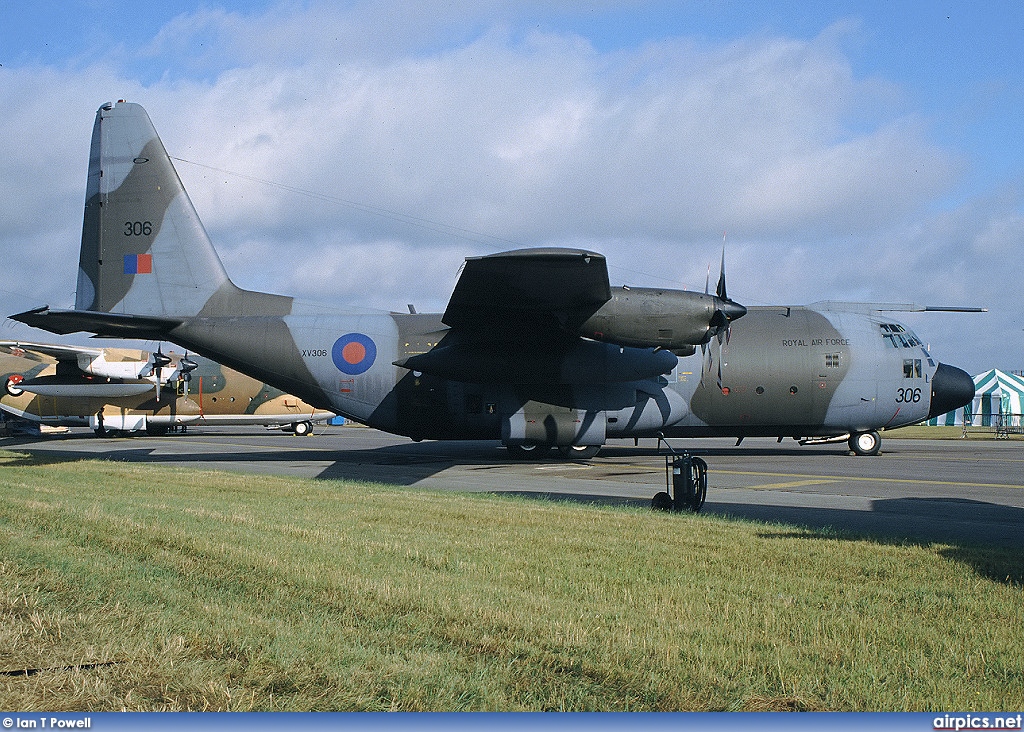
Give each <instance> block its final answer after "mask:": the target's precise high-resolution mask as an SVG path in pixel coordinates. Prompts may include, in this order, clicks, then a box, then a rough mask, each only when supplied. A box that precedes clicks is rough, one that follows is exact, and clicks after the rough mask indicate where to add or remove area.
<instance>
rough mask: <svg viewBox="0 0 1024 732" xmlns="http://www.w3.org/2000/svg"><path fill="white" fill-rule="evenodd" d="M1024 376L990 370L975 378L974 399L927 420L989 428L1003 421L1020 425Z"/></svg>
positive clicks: (943, 423)
mask: <svg viewBox="0 0 1024 732" xmlns="http://www.w3.org/2000/svg"><path fill="white" fill-rule="evenodd" d="M1022 399H1024V378H1022V377H1020V376H1016V375H1015V374H1008V373H1006V372H1005V371H1000V370H999V369H992V370H991V371H986V372H985V373H983V374H978V375H977V376H975V377H974V400H973V401H972V402H971V404H970V405H969V406H966V407H964V408H963V409H958V410H956V411H955V412H947V413H946V414H944V415H942V416H940V417H938V418H936V419H931V420H929V421H928V424H931V425H936V424H940V425H953V424H965V423H966V424H969V425H971V426H972V427H992V426H994V425H996V424H999V423H1002V424H1004V425H1006V426H1008V427H1020V426H1021V414H1022V412H1021V401H1022Z"/></svg>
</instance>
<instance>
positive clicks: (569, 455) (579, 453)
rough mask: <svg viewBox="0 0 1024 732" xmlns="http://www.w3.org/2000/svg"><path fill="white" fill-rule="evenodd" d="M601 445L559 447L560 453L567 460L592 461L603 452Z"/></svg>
mask: <svg viewBox="0 0 1024 732" xmlns="http://www.w3.org/2000/svg"><path fill="white" fill-rule="evenodd" d="M601 447H602V446H601V445H559V446H558V452H559V454H560V455H561V456H562V457H564V458H565V459H566V460H590V459H591V458H594V457H597V453H599V452H601Z"/></svg>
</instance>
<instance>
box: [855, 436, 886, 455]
mask: <svg viewBox="0 0 1024 732" xmlns="http://www.w3.org/2000/svg"><path fill="white" fill-rule="evenodd" d="M881 446H882V438H881V437H879V436H878V433H877V432H875V431H874V430H872V431H871V432H855V433H853V434H852V435H850V449H851V450H853V452H854V454H855V455H877V454H878V449H879V448H880V447H881Z"/></svg>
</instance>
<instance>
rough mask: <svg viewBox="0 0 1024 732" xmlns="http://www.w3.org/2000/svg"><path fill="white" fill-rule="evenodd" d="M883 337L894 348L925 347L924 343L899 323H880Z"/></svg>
mask: <svg viewBox="0 0 1024 732" xmlns="http://www.w3.org/2000/svg"><path fill="white" fill-rule="evenodd" d="M878 327H879V328H880V329H881V331H882V337H883V338H885V340H886V341H887V342H888V343H889V345H890V346H892V347H893V348H923V347H924V344H923V343H921V341H920V339H919V338H918V337H917V336H916V335H914V334H913V333H912V332H910V331H909V330H907V329H906V328H904V327H903V326H902V325H900V324H899V323H879V325H878Z"/></svg>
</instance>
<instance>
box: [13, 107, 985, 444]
mask: <svg viewBox="0 0 1024 732" xmlns="http://www.w3.org/2000/svg"><path fill="white" fill-rule="evenodd" d="M884 310H885V308H884V307H872V306H849V307H848V306H840V305H830V304H821V305H816V306H809V307H769V308H751V309H750V311H749V312H748V311H747V309H746V308H744V307H743V306H741V305H739V304H737V303H735V302H733V301H732V300H730V299H729V298H728V297H727V295H726V291H725V277H724V267H723V272H722V277H721V279H720V280H719V286H718V290H717V292H716V294H715V295H710V294H706V293H698V292H688V291H679V290H653V289H643V288H628V287H623V288H622V289H615V290H612V289H611V287H610V286H609V283H608V273H607V268H606V265H605V259H604V257H603V256H601V255H600V254H597V253H594V252H589V251H582V250H574V249H525V250H517V251H511V252H504V253H500V254H494V255H490V256H485V257H475V258H470V259H467V260H466V264H465V268H464V270H463V272H462V274H461V276H460V278H459V281H458V283H457V285H456V287H455V291H454V292H453V293H452V296H451V300H450V301H449V303H448V307H447V309H446V311H445V312H444V313H443V314H435V315H426V314H423V315H418V314H404V313H389V312H381V311H374V310H366V309H357V308H339V307H331V306H328V305H316V304H310V303H304V302H299V301H298V300H294V299H292V298H291V297H284V296H281V295H272V294H266V293H262V292H253V291H248V290H243V289H240V288H238V287H236V286H235V285H234V284H233V283H232V282H231V280H230V279H229V278H228V275H227V274H226V272H225V271H224V268H223V266H222V264H221V261H220V259H219V257H218V256H217V253H216V252H215V250H214V248H213V246H212V244H211V243H210V240H209V238H208V236H207V234H206V231H205V229H204V228H203V226H202V224H201V223H200V221H199V217H198V215H197V214H196V212H195V210H194V208H193V206H192V203H191V201H190V200H189V198H188V196H187V194H186V193H185V190H184V188H183V187H182V184H181V181H180V180H179V178H178V175H177V173H176V172H175V170H174V168H173V166H172V164H171V160H170V158H169V157H168V155H167V152H166V151H165V149H164V147H163V144H162V143H161V141H160V139H159V137H158V136H157V133H156V130H155V129H154V127H153V125H152V123H151V122H150V119H149V116H148V115H147V114H146V112H145V110H144V109H143V108H142V107H141V106H139V105H137V104H130V103H126V102H118V103H117V104H116V105H115V104H105V105H103V106H102V107H101V108H100V109H99V111H98V112H97V115H96V124H95V127H94V129H93V137H92V153H91V156H90V162H89V178H88V186H87V191H86V204H85V220H84V226H83V231H82V250H81V260H80V265H79V275H78V290H77V297H76V303H75V309H73V310H55V309H50V308H48V307H44V308H39V309H37V310H32V311H28V312H24V313H20V314H18V315H14V316H12V317H13V318H14V319H16V320H19V321H21V322H24V323H27V324H29V325H32V326H37V327H40V328H44V329H46V330H50V331H52V332H55V333H62V334H63V333H71V332H77V331H86V332H91V333H94V334H97V335H101V336H107V337H125V338H144V339H151V340H164V339H165V340H169V341H172V342H174V343H177V344H178V345H180V346H182V347H184V348H187V349H188V350H189V351H195V352H197V353H201V354H204V355H206V356H208V357H210V358H213V359H215V360H217V361H219V362H221V363H224V364H227V365H228V366H231V367H232V368H235V369H238V370H239V371H242V372H244V373H247V374H249V375H251V376H253V377H255V378H258V379H260V380H262V381H265V382H266V383H268V384H273V385H274V386H276V387H277V388H279V389H282V390H284V391H287V392H289V393H292V394H296V395H298V396H300V397H301V398H302V399H304V400H306V401H307V402H309V403H310V404H314V405H317V406H318V407H320V408H323V409H330V410H331V411H334V412H337V413H338V414H341V415H344V416H345V417H347V418H350V419H353V420H356V421H359V422H362V423H365V424H368V425H370V426H372V427H376V428H378V429H381V430H385V431H387V432H392V433H396V434H401V435H407V436H409V437H412V438H413V439H500V440H502V441H503V442H504V444H505V445H506V446H507V447H508V449H509V451H510V453H512V454H513V455H516V456H524V455H530V454H538V453H539V452H542V451H546V450H547V449H548V448H550V447H552V446H554V447H557V448H558V449H559V450H560V451H561V452H562V454H563V455H565V456H569V457H580V458H585V457H590V456H592V455H594V454H596V452H597V451H598V450H599V449H600V447H601V445H603V444H604V443H605V441H606V440H607V439H608V438H613V437H654V436H658V435H664V436H667V437H673V436H677V437H688V436H708V435H719V436H720V435H728V436H735V437H743V436H746V435H772V436H779V437H780V438H781V437H783V436H792V437H797V438H800V437H838V436H845V435H849V441H850V447H851V449H852V450H854V451H855V452H857V453H862V454H871V453H875V452H877V451H878V448H879V437H878V430H881V429H887V428H892V427H899V426H902V425H908V424H913V423H915V422H919V421H921V420H923V419H925V418H927V417H929V416H930V415H936V414H941V413H944V412H946V411H949V410H950V409H954V408H956V407H957V406H959V405H962V404H965V403H967V402H968V401H969V400H970V399H971V397H972V395H973V393H974V383H973V381H972V380H971V377H970V376H969V375H968V374H966V373H965V372H963V371H961V370H960V369H956V368H953V367H951V366H947V365H944V364H936V362H935V361H934V360H933V359H932V357H931V356H930V355H929V354H928V352H927V351H926V350H925V348H924V346H923V345H922V343H921V341H920V340H919V339H918V338H917V337H916V336H914V334H913V333H911V332H910V331H909V330H908V329H907V328H906V327H904V326H902V325H900V324H899V323H897V322H895V321H894V320H892V319H891V318H889V317H888V316H887V315H885V314H884ZM698 346H699V347H700V348H701V356H697V355H696V348H697V347H698ZM680 356H690V358H689V359H686V358H684V359H683V360H680V358H679V357H680Z"/></svg>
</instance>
